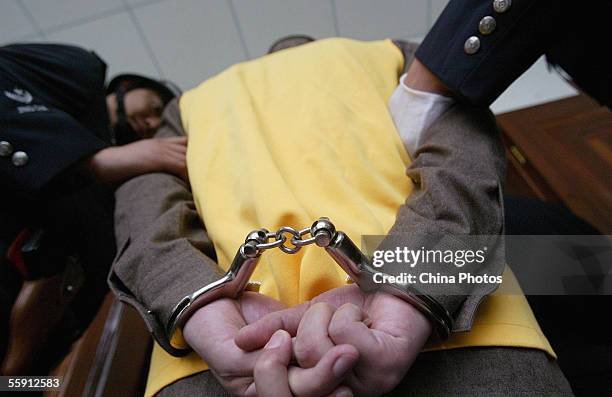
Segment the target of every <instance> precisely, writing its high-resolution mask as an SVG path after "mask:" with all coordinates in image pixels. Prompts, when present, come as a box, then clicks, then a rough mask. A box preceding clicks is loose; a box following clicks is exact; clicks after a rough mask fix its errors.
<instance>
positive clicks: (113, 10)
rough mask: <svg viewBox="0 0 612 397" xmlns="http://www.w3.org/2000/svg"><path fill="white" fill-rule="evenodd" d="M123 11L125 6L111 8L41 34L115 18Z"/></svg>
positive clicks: (44, 30)
mask: <svg viewBox="0 0 612 397" xmlns="http://www.w3.org/2000/svg"><path fill="white" fill-rule="evenodd" d="M125 11H126V8H125V6H123V7H115V8H111V9H110V10H106V11H103V12H99V13H97V14H94V15H90V16H87V17H82V18H77V19H74V20H72V21H69V22H65V23H62V24H60V25H56V26H52V27H50V28H47V29H43V30H42V32H43V34H45V35H49V34H53V33H57V32H61V31H62V30H67V29H70V28H74V27H77V26H80V25H84V24H86V23H90V22H94V21H97V20H98V19H104V18H108V17H112V16H115V15H119V14H121V13H122V12H125Z"/></svg>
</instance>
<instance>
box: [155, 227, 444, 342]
mask: <svg viewBox="0 0 612 397" xmlns="http://www.w3.org/2000/svg"><path fill="white" fill-rule="evenodd" d="M304 237H306V238H304ZM288 243H290V244H288ZM311 244H316V245H317V246H319V247H322V248H324V249H325V250H326V251H327V253H328V254H329V255H330V256H331V257H332V258H333V259H334V261H335V262H336V263H337V264H338V265H339V266H340V267H341V268H342V269H343V270H344V271H345V272H346V273H347V275H348V277H349V278H350V280H351V281H352V282H354V283H355V284H357V285H358V286H359V288H360V289H361V290H362V291H363V292H376V291H384V292H387V293H389V294H392V295H394V296H396V297H398V298H400V299H403V300H404V301H406V302H408V303H410V304H412V305H413V306H415V307H416V308H417V309H418V310H419V311H420V312H421V313H423V314H424V315H425V316H426V317H427V318H428V319H429V320H430V321H431V322H432V323H433V325H434V328H435V330H436V331H437V334H438V336H439V337H440V338H441V339H446V338H447V337H448V335H449V332H450V330H451V329H452V325H453V320H452V317H451V316H450V314H449V313H448V311H447V310H446V309H445V308H444V307H443V306H442V305H440V303H439V302H438V301H436V300H435V299H434V298H433V297H431V296H429V295H426V294H423V293H422V292H419V291H417V290H416V289H415V288H414V287H413V286H410V285H407V284H387V283H385V284H378V283H375V282H374V274H376V273H380V270H379V269H377V268H375V267H374V266H372V264H371V261H370V259H369V258H368V257H367V256H366V255H365V254H363V252H362V251H361V250H360V249H359V248H358V247H357V246H356V245H355V243H353V241H352V240H351V239H350V238H349V237H348V236H347V235H346V234H345V233H343V232H341V231H337V230H336V227H335V226H334V224H333V223H332V222H331V221H330V220H329V219H328V218H325V217H322V218H319V219H318V220H317V221H315V222H314V223H313V224H312V226H310V227H307V228H304V229H299V230H298V229H294V228H292V227H289V226H283V227H281V228H279V229H278V230H277V231H276V232H270V231H269V230H267V229H258V230H254V231H252V232H250V233H249V234H248V235H247V237H246V239H245V241H244V243H243V244H242V245H241V246H240V247H239V248H238V252H237V253H236V256H235V257H234V260H233V261H232V263H231V265H230V267H229V270H228V271H227V273H226V274H225V275H224V276H223V277H222V278H221V279H219V280H217V281H215V282H213V283H210V284H208V285H206V286H204V287H202V288H200V289H198V290H197V291H195V292H193V293H192V294H190V295H187V296H185V297H184V298H183V299H182V300H181V301H180V302H179V303H178V304H177V305H176V306H175V308H174V310H173V311H172V314H171V316H170V319H169V320H168V326H167V329H166V330H167V332H168V335H169V337H170V340H169V341H170V345H171V346H172V347H174V348H175V349H178V350H185V351H188V349H189V347H188V345H187V343H186V342H185V340H184V338H183V332H182V330H183V326H184V325H185V323H186V322H187V319H189V317H191V315H192V314H193V313H194V312H195V311H196V310H198V309H200V308H201V307H203V306H205V305H206V304H207V303H209V302H212V301H214V300H217V299H220V298H231V299H235V298H238V297H239V296H240V294H242V292H244V290H245V289H246V288H247V284H248V283H249V279H250V278H251V275H252V274H253V272H254V271H255V268H256V267H257V263H258V262H259V259H260V257H261V254H262V253H263V252H264V251H266V250H270V249H275V248H278V249H280V250H281V251H283V252H285V253H287V254H295V253H297V252H299V251H300V250H301V249H302V247H305V246H307V245H311Z"/></svg>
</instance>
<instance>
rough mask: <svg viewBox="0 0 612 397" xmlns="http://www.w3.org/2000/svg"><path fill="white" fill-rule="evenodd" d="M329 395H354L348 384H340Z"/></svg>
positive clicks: (333, 396)
mask: <svg viewBox="0 0 612 397" xmlns="http://www.w3.org/2000/svg"><path fill="white" fill-rule="evenodd" d="M327 397H353V391H352V390H351V388H350V387H348V386H340V387H339V388H337V389H336V390H334V391H333V392H331V393H330V394H328V395H327Z"/></svg>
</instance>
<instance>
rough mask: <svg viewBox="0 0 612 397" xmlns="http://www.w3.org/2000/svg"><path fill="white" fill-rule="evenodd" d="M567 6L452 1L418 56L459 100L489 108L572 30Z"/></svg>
mask: <svg viewBox="0 0 612 397" xmlns="http://www.w3.org/2000/svg"><path fill="white" fill-rule="evenodd" d="M563 3H564V2H558V1H553V0H513V1H511V0H495V1H494V0H451V1H450V2H449V3H448V5H447V6H446V8H445V9H444V11H443V12H442V14H441V15H440V17H439V18H438V20H437V21H436V23H435V24H434V26H433V27H432V28H431V30H430V31H429V33H428V34H427V36H426V37H425V39H424V40H423V42H422V43H421V46H420V47H419V50H418V51H417V53H416V57H417V58H418V59H419V60H420V61H421V62H422V63H423V64H424V65H425V66H426V67H427V68H428V69H429V70H430V71H431V72H432V73H433V74H435V75H436V76H437V77H438V78H439V79H440V80H441V81H442V82H443V83H444V84H445V85H446V86H447V87H449V88H450V89H451V90H452V91H454V92H455V94H456V95H457V96H458V97H459V98H462V99H464V100H466V101H467V102H469V103H472V104H475V105H479V106H483V107H488V106H489V105H490V104H491V103H492V102H493V101H494V100H495V99H496V98H497V97H498V96H499V95H500V94H501V93H502V92H503V91H504V90H505V89H506V88H507V87H508V86H509V85H510V84H511V83H512V82H514V80H516V79H517V78H518V77H519V76H520V75H521V74H523V72H525V71H526V70H527V69H528V68H529V67H530V66H531V65H532V64H533V63H534V62H535V61H536V60H537V59H538V58H539V57H540V56H541V55H543V54H544V53H545V52H546V51H547V50H548V49H549V48H551V46H553V45H554V44H555V43H556V42H558V41H559V39H560V36H561V33H562V32H563V31H564V30H565V29H566V28H567V26H571V24H570V25H565V27H564V23H563V18H565V16H566V14H567V10H566V8H567V6H565V5H563ZM468 40H469V41H468ZM466 46H467V47H468V48H466Z"/></svg>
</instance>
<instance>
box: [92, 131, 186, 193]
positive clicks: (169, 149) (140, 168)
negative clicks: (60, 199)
mask: <svg viewBox="0 0 612 397" xmlns="http://www.w3.org/2000/svg"><path fill="white" fill-rule="evenodd" d="M186 153H187V138H186V137H177V138H153V139H144V140H141V141H137V142H133V143H130V144H128V145H124V146H114V147H109V148H106V149H103V150H101V151H99V152H98V153H96V154H94V155H93V156H92V157H91V158H89V159H88V162H87V166H88V168H89V170H90V171H91V172H92V174H93V175H94V177H95V178H96V179H97V180H99V181H101V182H104V183H108V184H116V183H121V182H123V181H125V180H127V179H129V178H133V177H135V176H138V175H142V174H147V173H151V172H167V173H171V174H174V175H176V176H178V177H180V178H183V179H184V180H185V181H187V167H186V163H185V155H186Z"/></svg>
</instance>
